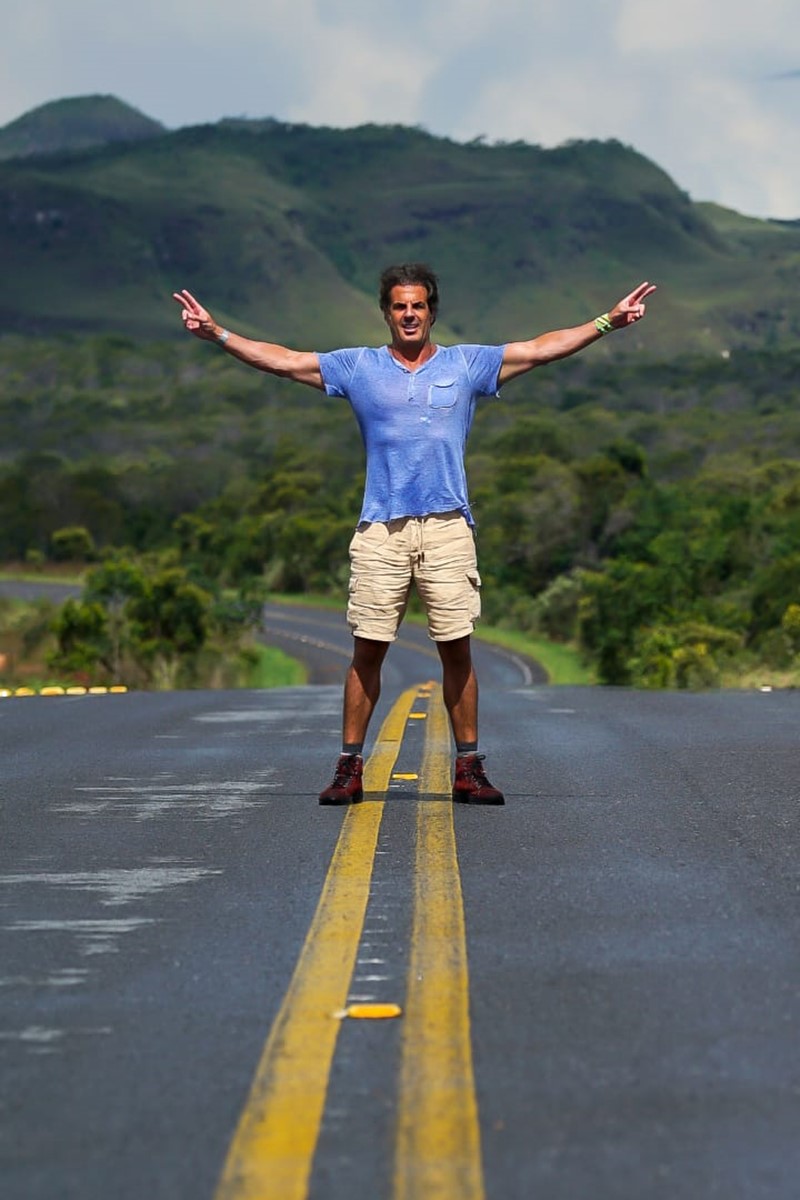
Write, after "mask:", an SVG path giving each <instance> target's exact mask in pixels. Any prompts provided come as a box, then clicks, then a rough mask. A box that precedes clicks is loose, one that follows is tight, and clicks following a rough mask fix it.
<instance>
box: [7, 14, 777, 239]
mask: <svg viewBox="0 0 800 1200" xmlns="http://www.w3.org/2000/svg"><path fill="white" fill-rule="evenodd" d="M4 7H5V12H4V15H3V35H2V39H0V125H5V124H8V122H10V121H12V120H14V119H15V118H16V117H18V116H21V115H22V114H23V113H25V112H27V111H29V110H30V109H32V108H35V107H37V106H39V105H40V104H44V103H47V102H48V101H51V100H59V99H63V98H65V97H68V96H84V95H90V94H112V95H115V96H117V97H118V98H119V99H120V100H124V101H125V102H127V103H128V104H131V105H133V107H135V108H137V109H139V110H140V111H141V112H143V113H146V114H147V116H150V117H154V118H156V119H157V120H159V121H161V122H163V123H164V124H165V125H166V126H167V127H168V128H170V129H176V128H179V127H182V126H187V125H196V124H202V123H206V122H214V121H218V120H220V119H221V118H222V117H231V116H233V117H239V116H245V117H253V118H258V117H275V118H277V119H278V120H281V121H288V122H302V123H307V124H310V125H330V126H336V127H339V128H349V127H352V126H355V125H360V124H363V123H365V122H375V123H378V124H400V125H415V126H420V127H422V128H423V129H426V130H427V131H428V132H430V133H432V134H436V135H440V136H444V137H449V138H452V139H454V140H455V141H459V142H465V141H470V140H472V139H473V138H480V137H482V138H485V139H486V140H487V141H488V142H497V141H516V140H523V141H526V142H530V143H533V144H537V145H540V146H546V147H549V146H556V145H559V144H561V143H562V142H565V141H569V140H572V139H582V138H601V139H605V138H616V139H618V140H619V141H621V142H624V143H625V144H626V145H629V146H632V147H633V148H634V149H635V150H638V151H639V152H640V153H642V154H644V155H646V156H647V157H648V158H650V159H652V160H653V161H654V162H655V163H657V164H658V165H659V166H660V167H662V168H663V169H664V170H665V171H666V172H667V173H668V174H669V175H670V176H671V177H672V179H673V180H674V181H675V183H676V184H677V185H678V186H679V187H680V188H682V189H683V190H684V191H686V192H688V193H689V195H690V196H691V197H692V199H693V200H713V201H716V202H717V203H719V204H723V205H725V206H726V207H729V208H733V209H736V210H738V211H739V212H742V213H746V214H748V215H751V216H757V217H774V218H780V219H791V220H794V219H800V152H798V146H799V143H800V138H798V132H799V131H800V2H798V0H670V3H664V0H606V3H601V2H598V0H434V2H433V3H429V4H424V5H422V4H419V3H412V2H411V0H405V2H404V3H398V2H397V0H395V3H392V4H386V3H383V0H136V3H135V4H132V5H128V4H120V5H116V4H109V3H108V0H70V3H66V0H26V3H24V4H15V5H13V6H4Z"/></svg>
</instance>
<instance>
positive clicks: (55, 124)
mask: <svg viewBox="0 0 800 1200" xmlns="http://www.w3.org/2000/svg"><path fill="white" fill-rule="evenodd" d="M163 132H164V126H163V125H162V124H161V123H160V121H154V120H153V119H152V117H146V116H144V115H143V114H142V113H140V112H138V111H137V110H136V109H135V108H131V107H130V105H128V104H124V103H123V102H122V101H121V100H117V98H116V97H115V96H75V97H72V98H71V99H68V100H54V101H52V102H51V103H49V104H42V105H40V107H39V108H34V109H32V110H31V111H30V112H27V113H24V114H23V115H22V116H21V117H19V118H18V119H17V120H16V121H12V122H11V123H10V124H8V125H6V126H5V127H4V128H3V129H0V159H7V158H26V157H28V156H30V155H34V154H53V153H57V152H60V151H64V150H86V149H89V148H90V147H93V146H105V145H109V144H111V143H113V142H138V141H142V140H143V139H144V138H148V137H157V136H158V135H159V134H161V133H163Z"/></svg>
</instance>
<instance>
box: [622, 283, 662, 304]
mask: <svg viewBox="0 0 800 1200" xmlns="http://www.w3.org/2000/svg"><path fill="white" fill-rule="evenodd" d="M655 290H656V285H655V284H654V283H648V282H645V283H640V284H639V286H638V287H637V288H634V289H633V291H632V292H631V294H630V295H629V296H626V297H625V301H624V303H629V304H639V303H640V302H641V301H642V300H644V299H645V298H646V297H647V296H652V294H653V292H654V291H655Z"/></svg>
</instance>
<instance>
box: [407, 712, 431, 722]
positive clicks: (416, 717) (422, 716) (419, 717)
mask: <svg viewBox="0 0 800 1200" xmlns="http://www.w3.org/2000/svg"><path fill="white" fill-rule="evenodd" d="M408 719H409V721H427V719H428V714H427V713H409V714H408Z"/></svg>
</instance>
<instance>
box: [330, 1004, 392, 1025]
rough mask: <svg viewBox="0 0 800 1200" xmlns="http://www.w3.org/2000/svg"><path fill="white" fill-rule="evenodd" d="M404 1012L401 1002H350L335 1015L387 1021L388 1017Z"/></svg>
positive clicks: (341, 1017) (358, 1019)
mask: <svg viewBox="0 0 800 1200" xmlns="http://www.w3.org/2000/svg"><path fill="white" fill-rule="evenodd" d="M402 1014H403V1010H402V1008H401V1007H400V1005H399V1004H349V1005H348V1006H347V1008H340V1009H339V1011H338V1012H335V1013H334V1014H333V1015H334V1016H335V1017H338V1018H339V1019H340V1020H344V1019H345V1018H346V1017H351V1018H353V1020H356V1021H385V1020H386V1019H387V1018H388V1017H400V1016H402Z"/></svg>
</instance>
